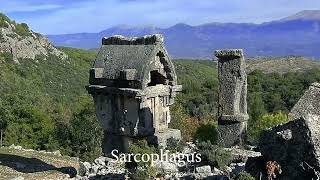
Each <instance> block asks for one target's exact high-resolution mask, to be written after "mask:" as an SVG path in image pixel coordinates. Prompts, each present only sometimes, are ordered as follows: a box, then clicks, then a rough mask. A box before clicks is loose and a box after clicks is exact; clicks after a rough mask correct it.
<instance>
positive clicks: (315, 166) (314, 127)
mask: <svg viewBox="0 0 320 180" xmlns="http://www.w3.org/2000/svg"><path fill="white" fill-rule="evenodd" d="M318 105H319V104H318ZM298 117H299V116H298ZM258 147H259V149H260V151H261V154H262V155H263V157H264V159H265V160H266V161H276V162H277V163H279V164H280V165H281V169H282V171H283V175H282V176H283V177H285V178H289V179H312V178H315V177H316V176H317V175H316V174H317V173H318V172H319V171H320V116H319V115H315V114H303V116H300V117H299V118H298V119H296V120H293V121H290V122H288V123H286V124H283V125H279V126H277V127H274V128H272V129H269V130H266V131H264V132H263V133H262V135H261V138H260V141H259V146H258Z"/></svg>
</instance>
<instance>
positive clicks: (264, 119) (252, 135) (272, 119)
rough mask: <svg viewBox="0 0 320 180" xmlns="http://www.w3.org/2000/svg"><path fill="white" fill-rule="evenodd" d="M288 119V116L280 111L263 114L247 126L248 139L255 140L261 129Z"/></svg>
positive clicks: (282, 122)
mask: <svg viewBox="0 0 320 180" xmlns="http://www.w3.org/2000/svg"><path fill="white" fill-rule="evenodd" d="M288 121H289V119H288V116H287V115H286V114H284V113H282V112H281V111H280V112H278V113H274V114H265V115H263V116H261V117H260V118H259V119H258V120H257V121H256V122H254V123H253V124H252V125H251V126H250V127H249V130H248V135H249V140H251V141H253V142H257V141H258V139H259V137H260V134H261V132H262V131H263V130H265V129H268V128H272V127H275V126H277V125H280V124H284V123H287V122H288Z"/></svg>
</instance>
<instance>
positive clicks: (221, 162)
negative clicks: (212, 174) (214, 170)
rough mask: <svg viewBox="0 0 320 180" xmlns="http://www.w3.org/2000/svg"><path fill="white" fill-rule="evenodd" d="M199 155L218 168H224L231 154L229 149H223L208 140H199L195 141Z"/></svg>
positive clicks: (229, 160)
mask: <svg viewBox="0 0 320 180" xmlns="http://www.w3.org/2000/svg"><path fill="white" fill-rule="evenodd" d="M197 146H198V148H199V152H200V154H201V157H203V158H204V160H206V161H208V163H209V164H210V165H212V166H216V167H218V168H225V167H226V166H228V165H229V164H230V163H231V161H232V156H231V153H230V152H229V151H226V150H224V149H223V148H221V147H219V146H217V145H213V144H211V143H210V141H208V142H199V143H197Z"/></svg>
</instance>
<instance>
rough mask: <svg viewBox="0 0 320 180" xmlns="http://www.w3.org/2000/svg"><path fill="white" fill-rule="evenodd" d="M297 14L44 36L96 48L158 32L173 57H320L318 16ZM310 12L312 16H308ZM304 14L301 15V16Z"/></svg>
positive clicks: (114, 28) (54, 40)
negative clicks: (234, 51)
mask: <svg viewBox="0 0 320 180" xmlns="http://www.w3.org/2000/svg"><path fill="white" fill-rule="evenodd" d="M318 13H320V11H312V13H310V12H309V11H308V13H300V14H299V13H298V15H294V16H293V17H295V18H293V17H291V16H290V17H289V19H287V20H284V19H285V18H284V19H282V20H279V21H272V22H267V23H262V24H250V23H209V24H204V25H200V26H190V25H187V24H183V23H179V24H176V25H174V26H172V27H169V28H157V27H145V28H141V27H139V28H137V27H127V26H124V28H122V27H121V26H116V27H113V28H109V29H106V30H104V31H101V32H99V33H79V34H66V35H48V38H49V39H50V40H51V41H53V43H54V44H55V45H58V46H69V47H77V48H86V49H91V48H98V47H99V46H100V44H101V38H102V37H104V36H111V35H115V34H122V35H126V36H142V35H145V34H153V33H162V34H164V36H165V43H166V47H167V49H168V51H169V53H170V54H171V55H172V56H173V57H174V58H205V59H211V58H212V52H213V50H214V49H221V48H243V49H245V53H246V56H287V55H297V56H308V57H316V58H318V57H320V51H319V50H318V47H319V46H320V36H319V33H320V19H317V18H313V17H317V15H316V14H318ZM312 14H314V15H312ZM303 15H304V16H303Z"/></svg>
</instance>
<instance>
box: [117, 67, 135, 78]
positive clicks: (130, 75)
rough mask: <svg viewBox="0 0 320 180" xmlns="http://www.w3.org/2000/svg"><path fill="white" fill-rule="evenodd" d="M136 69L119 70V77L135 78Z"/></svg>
mask: <svg viewBox="0 0 320 180" xmlns="http://www.w3.org/2000/svg"><path fill="white" fill-rule="evenodd" d="M136 74H137V70H135V69H124V70H122V71H120V79H123V80H135V77H136Z"/></svg>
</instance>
